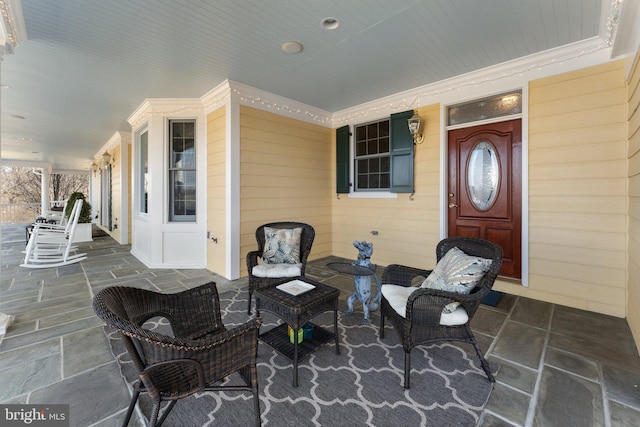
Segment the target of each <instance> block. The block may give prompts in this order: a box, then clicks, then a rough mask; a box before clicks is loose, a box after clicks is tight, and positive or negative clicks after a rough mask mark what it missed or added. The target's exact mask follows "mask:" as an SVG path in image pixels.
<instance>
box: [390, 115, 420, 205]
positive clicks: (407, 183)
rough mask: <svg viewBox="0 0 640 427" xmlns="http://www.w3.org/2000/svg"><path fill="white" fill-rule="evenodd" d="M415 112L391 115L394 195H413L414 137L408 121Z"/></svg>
mask: <svg viewBox="0 0 640 427" xmlns="http://www.w3.org/2000/svg"><path fill="white" fill-rule="evenodd" d="M411 116H413V111H411V110H409V111H405V112H402V113H396V114H392V115H391V147H390V154H391V188H390V189H389V191H391V192H392V193H413V192H414V191H413V153H414V145H413V137H412V136H411V133H410V132H409V126H408V124H407V120H408V119H409V118H410V117H411Z"/></svg>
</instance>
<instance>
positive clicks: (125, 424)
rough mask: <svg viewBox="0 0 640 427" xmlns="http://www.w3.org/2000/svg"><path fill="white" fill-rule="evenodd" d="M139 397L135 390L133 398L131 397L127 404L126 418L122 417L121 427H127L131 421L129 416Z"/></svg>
mask: <svg viewBox="0 0 640 427" xmlns="http://www.w3.org/2000/svg"><path fill="white" fill-rule="evenodd" d="M139 396H140V391H138V390H135V391H134V392H133V396H132V397H131V403H129V409H127V416H126V417H124V422H123V423H122V427H127V426H128V425H129V421H130V420H131V415H132V414H133V410H134V408H135V407H136V402H137V401H138V397H139Z"/></svg>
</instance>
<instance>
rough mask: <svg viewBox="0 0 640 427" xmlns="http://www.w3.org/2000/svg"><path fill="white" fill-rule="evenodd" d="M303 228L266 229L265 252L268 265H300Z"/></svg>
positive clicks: (264, 260) (264, 258)
mask: <svg viewBox="0 0 640 427" xmlns="http://www.w3.org/2000/svg"><path fill="white" fill-rule="evenodd" d="M301 235H302V228H301V227H298V228H284V229H277V228H271V227H265V228H264V252H263V253H262V262H264V263H266V264H299V263H300V236H301Z"/></svg>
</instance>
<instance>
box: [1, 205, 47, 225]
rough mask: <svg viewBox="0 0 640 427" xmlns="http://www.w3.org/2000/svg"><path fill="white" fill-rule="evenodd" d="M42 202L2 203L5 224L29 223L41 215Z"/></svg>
mask: <svg viewBox="0 0 640 427" xmlns="http://www.w3.org/2000/svg"><path fill="white" fill-rule="evenodd" d="M40 209H41V205H40V203H0V221H1V222H2V223H3V224H29V223H32V222H33V221H34V220H35V219H36V218H37V217H38V216H40V213H41V212H40Z"/></svg>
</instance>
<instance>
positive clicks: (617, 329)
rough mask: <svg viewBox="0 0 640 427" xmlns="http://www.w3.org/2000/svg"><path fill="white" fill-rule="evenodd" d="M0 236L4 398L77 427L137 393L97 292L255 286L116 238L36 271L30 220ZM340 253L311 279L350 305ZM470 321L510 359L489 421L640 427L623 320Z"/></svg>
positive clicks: (494, 316) (545, 314)
mask: <svg viewBox="0 0 640 427" xmlns="http://www.w3.org/2000/svg"><path fill="white" fill-rule="evenodd" d="M0 238H1V241H2V244H1V246H0V249H1V254H0V256H1V258H0V265H1V270H0V312H3V313H8V314H13V315H15V316H16V317H15V322H14V324H13V325H12V326H11V327H10V328H9V330H8V331H7V333H6V335H5V336H4V338H1V337H0V384H1V386H0V403H43V404H54V403H68V404H70V413H71V416H70V419H71V425H72V426H78V427H93V426H96V427H97V426H100V427H106V426H116V425H120V424H121V423H122V420H123V419H124V414H125V412H126V408H127V405H128V403H129V399H130V395H129V392H128V390H127V388H126V387H125V383H124V381H123V379H122V377H121V375H120V372H119V369H118V366H117V364H116V362H115V360H114V358H113V356H112V354H111V351H110V349H109V344H108V342H107V339H106V337H105V336H104V334H103V331H102V322H101V321H100V320H99V319H98V318H97V317H96V316H95V315H94V313H93V309H92V307H91V303H92V297H93V295H94V294H95V292H96V291H97V290H99V289H101V288H104V287H106V286H111V285H116V284H117V285H125V286H138V287H144V288H147V289H154V290H158V291H162V292H175V291H178V290H182V289H186V288H191V287H194V286H197V285H200V284H203V283H206V282H207V281H211V280H213V281H215V282H216V283H217V285H218V289H219V291H220V292H224V290H225V289H229V288H231V287H246V286H247V281H246V278H243V279H239V280H234V281H228V280H226V279H224V278H223V277H221V276H219V275H217V274H215V273H212V272H210V271H207V270H177V269H166V270H165V269H149V268H147V267H146V266H144V265H143V264H142V263H141V262H139V261H138V260H137V259H136V258H135V257H133V256H132V255H131V254H130V246H127V245H124V246H122V245H119V244H118V243H116V242H115V241H114V240H113V239H111V238H110V237H98V238H96V239H94V241H93V242H89V243H82V244H80V247H81V250H82V252H87V253H88V255H89V258H88V259H87V260H85V261H82V262H81V263H78V264H73V265H69V266H66V267H60V268H48V269H27V268H22V267H19V264H20V262H21V258H22V254H21V251H22V250H23V249H24V245H25V242H24V226H16V225H13V226H9V225H3V226H2V228H1V234H0ZM355 255H356V253H355V250H354V257H355ZM374 259H375V254H374ZM340 260H341V261H348V262H350V261H352V260H344V259H340V258H335V257H328V258H322V259H317V260H314V261H311V262H310V263H309V264H308V265H307V275H308V276H310V277H311V278H313V279H316V280H320V281H322V282H324V283H327V284H329V285H332V286H335V287H338V288H340V289H341V296H340V304H341V307H340V309H341V310H344V309H346V299H347V297H348V296H349V295H350V294H351V293H352V292H353V278H352V277H350V276H345V275H341V274H338V273H336V272H334V271H332V270H330V269H329V268H327V267H326V264H327V263H328V262H332V261H340ZM425 267H428V266H425ZM381 270H382V269H381V268H380V273H381ZM355 315H362V311H361V307H359V306H358V303H356V314H355ZM378 319H379V318H378V314H377V312H376V313H373V315H372V321H373V322H376V323H377V322H378ZM472 327H473V329H474V331H475V333H476V338H477V339H478V341H479V342H480V346H481V348H482V349H483V351H484V352H485V355H486V356H487V358H488V359H489V361H490V362H491V363H492V364H493V363H497V364H499V365H500V369H499V372H498V374H497V376H496V378H497V383H496V385H495V388H494V390H493V392H492V394H491V397H490V399H489V402H488V404H487V406H486V408H485V410H484V412H483V415H482V418H481V420H480V423H479V425H481V426H545V427H549V426H559V427H560V426H562V427H566V426H612V427H614V426H638V425H640V357H639V356H638V353H637V350H636V346H635V344H634V341H633V338H632V336H631V332H630V330H629V327H628V325H627V323H626V321H625V320H624V319H619V318H615V317H611V316H605V315H601V314H596V313H590V312H587V311H582V310H577V309H572V308H568V307H563V306H560V305H555V304H549V303H545V302H540V301H535V300H531V299H527V298H522V297H517V296H513V295H505V296H504V297H503V298H502V299H501V301H500V303H499V304H498V306H497V307H489V306H485V305H483V306H481V308H480V309H479V311H478V313H477V314H476V316H475V318H474V320H473V322H472ZM470 349H471V347H470ZM397 386H398V387H401V384H398V385H397ZM130 425H136V426H141V425H143V424H142V421H141V420H132V422H131V424H130Z"/></svg>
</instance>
